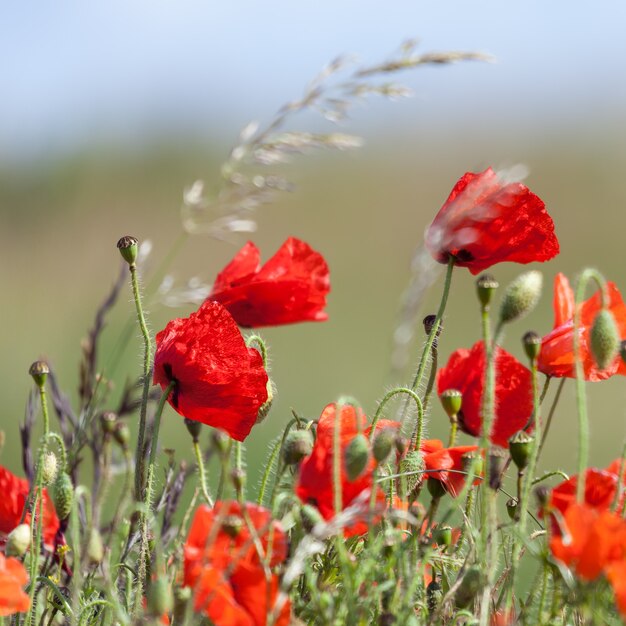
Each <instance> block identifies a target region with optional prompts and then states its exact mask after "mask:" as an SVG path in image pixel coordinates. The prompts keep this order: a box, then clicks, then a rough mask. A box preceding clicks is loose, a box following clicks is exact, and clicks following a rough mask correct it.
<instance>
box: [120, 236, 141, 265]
mask: <svg viewBox="0 0 626 626" xmlns="http://www.w3.org/2000/svg"><path fill="white" fill-rule="evenodd" d="M138 243H139V239H137V237H133V236H132V235H126V236H124V237H122V238H120V239H119V240H118V242H117V248H118V250H119V251H120V254H121V255H122V258H123V259H124V261H126V263H128V265H130V266H131V267H133V266H134V265H135V262H136V261H137V251H138V246H137V244H138Z"/></svg>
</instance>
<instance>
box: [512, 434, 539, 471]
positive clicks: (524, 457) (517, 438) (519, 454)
mask: <svg viewBox="0 0 626 626" xmlns="http://www.w3.org/2000/svg"><path fill="white" fill-rule="evenodd" d="M534 441H535V438H534V437H533V436H532V435H529V434H528V433H527V432H524V431H523V430H518V431H517V432H516V433H515V434H514V435H513V436H512V437H511V438H510V439H509V452H510V453H511V458H512V459H513V463H515V465H517V469H519V470H523V469H525V468H526V466H527V465H528V461H530V453H531V452H532V449H533V442H534Z"/></svg>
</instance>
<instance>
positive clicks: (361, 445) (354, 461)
mask: <svg viewBox="0 0 626 626" xmlns="http://www.w3.org/2000/svg"><path fill="white" fill-rule="evenodd" d="M369 458H370V445H369V441H368V440H367V437H366V436H365V435H364V434H363V433H359V434H358V435H356V436H355V437H354V438H353V439H352V441H351V442H350V443H349V444H348V445H347V447H346V450H345V452H344V465H345V468H346V474H347V476H348V480H351V481H352V480H356V479H357V478H358V477H359V476H360V475H361V474H362V473H363V472H364V471H365V468H366V467H367V463H368V461H369Z"/></svg>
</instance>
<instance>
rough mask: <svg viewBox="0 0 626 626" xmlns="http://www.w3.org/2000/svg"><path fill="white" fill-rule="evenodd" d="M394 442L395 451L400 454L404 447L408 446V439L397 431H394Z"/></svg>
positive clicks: (404, 450) (404, 449) (402, 452)
mask: <svg viewBox="0 0 626 626" xmlns="http://www.w3.org/2000/svg"><path fill="white" fill-rule="evenodd" d="M394 443H395V445H396V452H397V453H398V454H400V455H402V454H404V453H405V452H406V449H407V448H408V447H409V440H408V439H407V438H406V437H403V436H402V435H400V434H399V433H396V438H395V440H394Z"/></svg>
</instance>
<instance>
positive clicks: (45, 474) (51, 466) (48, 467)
mask: <svg viewBox="0 0 626 626" xmlns="http://www.w3.org/2000/svg"><path fill="white" fill-rule="evenodd" d="M57 467H58V461H57V457H56V454H54V452H46V454H45V455H44V457H43V465H42V468H41V479H42V481H43V484H44V485H50V484H51V483H52V482H53V481H54V479H55V478H56V475H57Z"/></svg>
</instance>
